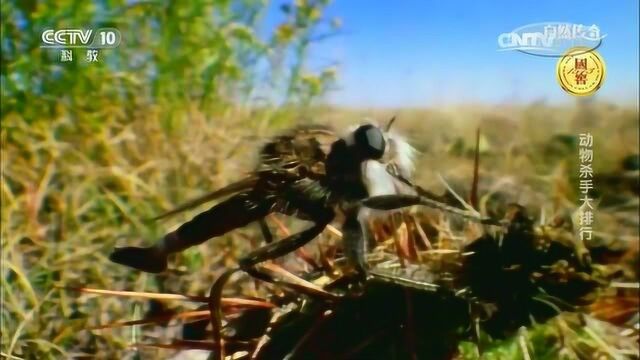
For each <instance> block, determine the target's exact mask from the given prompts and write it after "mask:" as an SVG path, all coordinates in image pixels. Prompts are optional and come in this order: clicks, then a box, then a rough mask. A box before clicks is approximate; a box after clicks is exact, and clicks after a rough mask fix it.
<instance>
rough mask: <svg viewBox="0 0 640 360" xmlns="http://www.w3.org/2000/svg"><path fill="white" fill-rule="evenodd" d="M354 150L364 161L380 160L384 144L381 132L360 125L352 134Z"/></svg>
mask: <svg viewBox="0 0 640 360" xmlns="http://www.w3.org/2000/svg"><path fill="white" fill-rule="evenodd" d="M353 137H354V140H355V145H356V148H357V149H358V152H359V153H360V155H361V156H362V157H363V158H364V159H374V160H377V159H380V158H381V157H382V155H384V149H385V147H386V142H385V140H384V136H383V135H382V131H380V129H379V128H378V127H376V126H373V125H362V126H360V127H359V128H358V129H356V131H355V132H354V134H353Z"/></svg>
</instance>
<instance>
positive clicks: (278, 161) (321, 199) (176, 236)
mask: <svg viewBox="0 0 640 360" xmlns="http://www.w3.org/2000/svg"><path fill="white" fill-rule="evenodd" d="M392 123H393V119H392V120H391V121H390V122H389V123H388V125H387V126H386V127H385V128H381V127H378V126H376V125H373V124H364V125H361V126H358V127H357V128H355V129H351V131H349V132H348V133H347V134H346V136H344V137H338V136H337V135H335V133H334V132H333V131H331V130H330V129H329V128H325V127H307V128H299V129H296V130H294V131H292V132H289V133H286V134H283V135H280V136H277V137H275V138H274V139H273V140H272V141H270V142H268V143H267V144H265V145H264V146H263V148H262V150H261V152H260V160H259V164H258V166H257V167H256V168H255V170H254V171H253V172H251V173H250V174H249V176H247V177H246V178H245V179H242V180H240V181H237V182H235V183H232V184H230V185H228V186H226V187H224V188H222V189H219V190H217V191H214V192H212V193H210V194H207V195H205V196H203V197H201V198H198V199H195V200H193V201H190V202H188V203H186V204H184V205H182V206H180V207H178V208H177V209H175V210H172V211H170V212H168V213H165V214H163V215H161V216H159V218H162V217H166V216H169V215H172V214H175V213H177V212H180V211H183V210H186V209H189V208H192V207H195V206H198V205H200V204H203V203H205V202H208V201H211V200H214V199H216V198H220V197H225V196H228V198H227V199H226V200H224V201H222V202H219V203H217V204H216V205H214V206H213V207H212V208H210V209H209V210H207V211H204V212H202V213H200V214H199V215H197V216H195V217H194V218H193V219H191V220H190V221H188V222H186V223H184V224H182V225H181V226H180V227H179V228H178V229H176V230H175V231H173V232H170V233H168V234H166V235H165V236H164V237H163V238H162V239H161V240H160V241H158V242H157V243H156V244H154V245H152V246H150V247H145V248H139V247H123V248H116V249H115V250H114V251H113V253H112V254H111V256H110V259H111V261H113V262H116V263H119V264H123V265H127V266H130V267H132V268H135V269H138V270H142V271H146V272H151V273H158V272H162V271H164V270H165V269H166V268H167V257H168V255H169V254H171V253H177V252H181V251H183V250H185V249H187V248H189V247H192V246H195V245H198V244H201V243H203V242H205V241H207V240H209V239H211V238H215V237H219V236H222V235H224V234H226V233H227V232H229V231H232V230H234V229H237V228H240V227H243V226H246V225H247V224H249V223H251V222H254V221H259V222H261V224H262V225H263V230H264V229H265V228H266V226H265V225H264V218H265V217H266V216H267V215H269V214H270V213H273V212H277V213H282V214H285V215H290V216H295V217H297V218H299V219H303V220H309V221H311V222H312V223H313V225H312V226H311V227H309V228H308V229H306V230H304V231H301V232H299V233H296V234H293V235H291V236H289V237H287V238H285V239H282V240H279V241H275V242H270V241H267V244H266V245H265V246H263V247H261V248H258V249H256V250H254V251H252V252H251V253H249V254H248V255H247V256H245V257H243V258H242V259H240V260H239V268H240V269H241V270H243V271H245V272H247V273H249V274H250V275H252V276H254V277H257V278H260V279H264V280H267V281H271V278H270V277H269V276H268V275H266V274H265V273H263V272H261V271H259V270H258V268H257V267H256V265H258V264H259V263H261V262H263V261H266V260H270V259H274V258H277V257H280V256H283V255H285V254H287V253H290V252H292V251H294V250H296V249H298V248H299V247H301V246H303V245H305V244H306V243H308V242H310V241H311V240H313V239H314V238H315V237H316V236H318V235H319V234H320V233H321V232H322V231H323V230H324V229H325V227H326V226H327V225H329V224H330V223H331V222H332V221H334V220H335V219H336V218H343V219H344V220H343V227H342V231H343V242H344V251H345V256H346V258H347V259H349V260H350V262H351V263H352V265H353V266H354V267H355V268H356V270H357V272H360V273H364V272H365V260H364V255H365V248H366V244H367V239H369V238H370V234H369V233H368V231H369V230H367V228H368V226H366V224H365V223H366V222H365V221H364V220H365V219H366V218H367V216H369V214H370V210H369V209H368V208H366V207H364V206H362V203H361V201H362V200H364V199H368V200H369V201H368V203H367V205H366V206H368V207H370V208H378V209H384V210H388V209H392V208H399V207H404V206H409V205H411V204H412V203H411V202H412V201H413V202H415V203H416V204H419V203H422V204H424V201H427V200H428V199H425V198H424V196H421V192H420V191H419V190H417V187H416V186H414V185H413V184H412V183H411V181H410V179H411V176H412V172H413V157H414V152H415V151H414V149H413V148H412V147H411V146H410V145H409V144H408V143H407V142H406V141H405V140H403V139H402V137H400V136H398V135H396V134H394V133H393V132H391V131H390V127H391V124H392ZM422 195H423V194H422ZM394 196H399V198H395V197H394ZM396 200H398V201H397V202H396ZM423 200H424V201H423ZM431 201H432V200H431ZM427 205H429V204H427ZM431 205H433V204H431ZM445 210H447V209H445ZM449 210H451V211H453V212H458V213H460V214H462V215H468V214H466V213H465V212H464V211H462V210H457V209H449Z"/></svg>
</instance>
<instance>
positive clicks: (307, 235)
mask: <svg viewBox="0 0 640 360" xmlns="http://www.w3.org/2000/svg"><path fill="white" fill-rule="evenodd" d="M333 217H334V215H333V212H330V211H327V212H326V213H325V214H323V215H321V216H320V217H319V218H318V219H316V220H315V224H314V225H313V226H312V227H310V228H308V229H307V230H303V231H301V232H299V233H296V234H293V235H291V236H289V237H286V238H284V239H282V240H279V241H275V242H272V243H270V244H267V245H265V246H263V247H261V248H259V249H256V250H254V251H252V252H251V253H250V254H249V255H247V256H245V257H243V258H242V259H240V261H239V266H240V269H242V270H243V271H245V272H246V273H248V274H249V275H251V276H253V277H255V278H258V279H261V280H264V281H268V282H273V278H272V277H271V276H269V275H268V274H266V273H264V272H262V271H260V270H258V269H257V268H256V265H257V264H259V263H261V262H263V261H266V260H271V259H275V258H278V257H280V256H283V255H286V254H288V253H290V252H292V251H294V250H296V249H298V248H300V247H301V246H303V245H305V244H306V243H308V242H309V241H311V240H313V239H314V238H315V237H316V236H318V235H320V233H321V232H322V230H324V228H325V227H326V226H327V225H328V224H329V223H330V222H331V220H332V219H333Z"/></svg>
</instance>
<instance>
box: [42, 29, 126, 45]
mask: <svg viewBox="0 0 640 360" xmlns="http://www.w3.org/2000/svg"><path fill="white" fill-rule="evenodd" d="M121 39H122V36H121V35H120V31H118V29H115V28H101V29H98V30H97V31H95V32H94V31H93V29H59V30H54V29H47V30H45V31H43V32H42V45H41V46H40V47H43V48H92V49H110V48H116V47H118V45H120V41H121Z"/></svg>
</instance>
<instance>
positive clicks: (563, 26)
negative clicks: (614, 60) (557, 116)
mask: <svg viewBox="0 0 640 360" xmlns="http://www.w3.org/2000/svg"><path fill="white" fill-rule="evenodd" d="M606 36H607V35H606V34H602V33H601V31H600V28H599V27H598V26H597V25H595V24H594V25H590V26H587V25H582V24H572V23H564V22H544V23H536V24H529V25H525V26H521V27H519V28H517V29H514V30H512V31H510V32H506V33H502V34H500V35H499V36H498V51H518V52H521V53H525V54H528V55H533V56H539V57H550V58H559V60H558V63H557V65H556V78H557V80H558V83H559V84H560V86H561V87H562V89H563V90H564V91H566V92H567V93H569V94H571V95H575V96H588V95H592V94H593V93H595V92H596V91H598V89H600V87H602V84H603V82H604V79H605V72H606V69H605V63H604V60H603V59H602V56H600V54H598V53H597V52H596V49H597V48H599V47H600V45H601V44H602V40H603V39H604V38H605V37H606Z"/></svg>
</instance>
